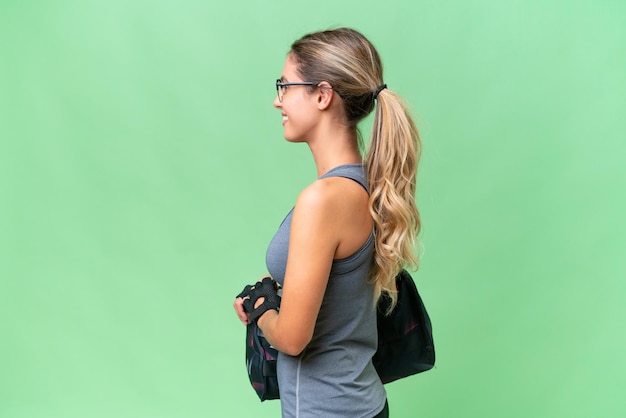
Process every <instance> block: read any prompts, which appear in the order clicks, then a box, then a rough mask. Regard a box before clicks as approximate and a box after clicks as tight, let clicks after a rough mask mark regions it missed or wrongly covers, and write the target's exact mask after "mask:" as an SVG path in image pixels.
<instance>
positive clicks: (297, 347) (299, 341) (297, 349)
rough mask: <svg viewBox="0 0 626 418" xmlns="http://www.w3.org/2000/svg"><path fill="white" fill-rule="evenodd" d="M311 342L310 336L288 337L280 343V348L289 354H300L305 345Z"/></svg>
mask: <svg viewBox="0 0 626 418" xmlns="http://www.w3.org/2000/svg"><path fill="white" fill-rule="evenodd" d="M310 342H311V338H288V339H286V340H285V341H283V344H281V347H280V350H279V351H282V352H283V353H285V354H287V355H289V356H298V355H300V354H301V353H302V352H303V351H304V349H305V348H306V346H307V345H309V343H310Z"/></svg>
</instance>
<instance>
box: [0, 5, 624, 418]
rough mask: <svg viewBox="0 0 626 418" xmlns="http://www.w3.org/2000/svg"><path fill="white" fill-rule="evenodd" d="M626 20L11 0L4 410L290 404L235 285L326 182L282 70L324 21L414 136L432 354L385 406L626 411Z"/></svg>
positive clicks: (576, 14) (609, 9)
mask: <svg viewBox="0 0 626 418" xmlns="http://www.w3.org/2000/svg"><path fill="white" fill-rule="evenodd" d="M625 21H626V3H625V2H623V1H621V0H587V1H579V0H553V1H540V0H536V1H535V0H530V1H521V0H513V1H496V0H493V1H486V0H483V1H479V0H468V1H426V0H419V1H408V0H407V1H403V2H400V1H387V2H381V1H375V2H374V1H364V0H351V1H341V2H340V1H329V0H321V1H316V2H301V1H289V2H287V1H275V2H261V1H256V2H255V1H252V0H248V1H232V2H224V1H219V2H217V1H210V0H209V1H196V0H183V1H177V2H170V1H163V0H156V1H154V0H153V1H124V0H107V1H89V0H87V1H85V0H56V1H52V0H50V1H29V0H26V1H24V0H22V1H18V0H2V1H1V2H0V338H1V340H0V416H1V417H3V418H4V417H7V418H26V417H28V418H31V417H32V418H38V417H42V418H44V417H45V418H57V417H59V418H60V417H63V418H74V417H76V418H78V417H81V418H84V417H94V418H97V417H149V418H160V417H168V418H169V417H184V418H186V417H189V418H194V417H235V418H238V417H250V416H254V417H275V416H278V415H279V412H278V411H279V403H278V402H265V403H262V404H261V403H259V401H258V399H257V398H256V396H255V394H254V392H253V391H252V389H251V388H250V386H249V382H248V381H247V375H246V372H245V367H244V328H243V327H242V326H241V324H240V323H239V322H238V320H237V318H236V317H235V315H234V313H233V311H232V307H231V303H232V300H233V296H234V295H235V294H236V293H237V292H239V291H240V290H241V288H242V287H243V285H244V284H247V283H249V282H252V281H255V280H256V279H258V278H260V277H261V275H263V274H264V273H265V265H264V256H265V246H266V244H267V242H268V241H269V240H270V238H271V236H272V235H273V233H274V231H275V230H276V228H277V227H278V224H279V223H280V221H281V220H282V218H283V216H284V215H285V214H286V212H287V211H288V209H289V208H290V207H291V205H292V204H293V202H294V200H295V198H296V196H297V194H298V192H299V191H300V190H301V189H302V188H303V187H304V186H305V185H307V184H308V183H309V182H311V181H313V179H314V178H315V169H314V165H313V162H312V159H311V157H310V155H309V152H308V149H307V148H306V147H305V146H299V145H294V144H289V143H286V142H285V141H284V140H283V139H282V127H281V117H280V114H279V112H278V111H276V110H275V109H273V108H272V101H273V99H274V95H275V89H274V86H273V82H274V80H275V79H276V78H277V77H278V76H279V75H280V73H281V70H282V66H283V62H284V57H285V54H286V52H287V50H288V47H289V45H290V43H291V42H292V41H293V40H295V39H296V38H298V37H299V36H301V35H303V34H304V33H306V32H310V31H314V30H319V29H325V28H328V27H336V26H351V27H355V28H357V29H359V30H361V31H362V32H363V33H364V34H366V35H367V36H368V37H369V38H370V39H371V40H372V42H373V43H374V44H375V45H376V46H377V48H378V49H379V51H380V53H381V55H382V57H383V61H384V64H385V68H386V76H385V81H386V83H387V84H388V85H389V86H390V88H391V89H392V90H393V91H396V92H398V93H399V94H401V95H402V96H404V97H405V98H406V100H407V101H408V102H409V103H410V104H411V106H412V108H413V110H414V113H415V115H416V119H417V122H418V125H419V127H420V129H421V133H422V136H423V142H424V154H423V159H422V165H421V167H420V173H419V192H418V203H419V206H420V208H421V210H422V213H423V222H424V229H423V234H422V240H423V244H424V257H423V263H422V268H421V269H420V271H419V272H418V273H417V274H416V275H415V278H416V280H417V283H418V286H419V288H420V290H421V292H422V294H423V296H424V298H425V301H426V304H427V307H428V308H429V311H430V313H431V316H432V320H433V324H434V331H435V342H436V347H437V354H438V359H437V366H436V369H434V370H432V371H429V372H427V373H424V374H422V375H418V376H414V377H411V378H408V379H405V380H403V381H398V382H395V383H392V384H390V385H388V386H387V390H388V395H389V400H390V406H391V412H392V416H393V417H445V418H447V417H622V416H624V415H626V401H625V400H624V394H623V392H624V388H626V377H625V376H626V361H625V359H624V352H625V349H626V337H625V333H624V318H626V315H625V314H626V308H625V307H624V299H625V298H624V295H625V291H626V285H625V284H624V279H625V278H626V269H625V267H624V261H623V260H624V257H623V253H624V252H625V250H626V245H625V244H624V235H625V234H626V227H625V222H624V220H623V215H624V213H625V211H626V198H625V190H626V187H625V183H626V182H625V180H626V170H625V168H624V162H623V160H624V157H626V145H625V140H626V124H625V122H624V120H625V119H626V118H625V116H624V115H625V113H626V25H625V24H624V22H625ZM363 130H364V132H367V131H368V126H364V127H363Z"/></svg>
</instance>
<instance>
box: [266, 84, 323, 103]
mask: <svg viewBox="0 0 626 418" xmlns="http://www.w3.org/2000/svg"><path fill="white" fill-rule="evenodd" d="M318 84H319V83H314V82H312V81H294V82H293V83H288V82H285V81H283V80H281V79H280V78H279V79H278V80H276V95H277V96H278V101H279V102H281V103H282V102H283V96H284V95H285V92H286V90H283V89H284V88H285V87H289V86H316V85H318ZM281 90H283V91H282V93H281Z"/></svg>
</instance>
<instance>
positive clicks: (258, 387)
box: [246, 322, 280, 402]
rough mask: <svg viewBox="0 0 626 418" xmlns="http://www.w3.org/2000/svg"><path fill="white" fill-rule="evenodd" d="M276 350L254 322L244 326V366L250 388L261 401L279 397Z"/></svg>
mask: <svg viewBox="0 0 626 418" xmlns="http://www.w3.org/2000/svg"><path fill="white" fill-rule="evenodd" d="M277 357H278V350H276V349H275V348H274V347H272V346H271V345H270V343H269V342H268V341H267V340H266V339H265V337H264V336H263V332H261V330H260V329H259V327H258V326H257V323H256V322H251V323H250V324H248V325H247V326H246V368H247V369H248V377H249V378H250V383H251V384H252V388H253V389H254V390H255V391H256V394H257V396H258V397H259V399H261V402H262V401H264V400H266V399H278V398H280V392H279V391H278V377H277V376H276V358H277Z"/></svg>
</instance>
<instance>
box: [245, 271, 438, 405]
mask: <svg viewBox="0 0 626 418" xmlns="http://www.w3.org/2000/svg"><path fill="white" fill-rule="evenodd" d="M396 287H397V289H398V301H397V304H396V306H395V307H394V309H393V311H391V314H389V315H388V316H385V314H384V313H385V312H386V311H387V307H388V306H389V302H390V301H389V298H387V297H385V296H382V297H381V298H380V299H379V301H378V307H377V320H378V323H377V327H378V349H377V351H376V354H374V357H373V358H372V362H373V363H374V367H375V368H376V372H377V373H378V376H379V377H380V380H381V381H382V382H383V383H384V384H385V383H389V382H393V381H395V380H398V379H402V378H404V377H407V376H412V375H414V374H417V373H421V372H424V371H426V370H430V369H432V368H433V366H434V365H435V344H434V341H433V333H432V325H431V322H430V317H429V316H428V312H426V307H425V306H424V303H423V302H422V298H421V297H420V295H419V293H418V292H417V288H416V287H415V282H414V281H413V278H412V277H411V275H410V274H409V272H407V271H406V270H402V271H401V272H400V273H399V274H398V275H397V276H396ZM246 340H247V341H246V367H247V369H248V376H249V378H250V383H251V384H252V388H253V389H254V390H255V391H256V394H257V395H258V397H259V399H261V401H265V400H268V399H278V398H280V391H279V390H278V378H277V375H276V358H277V357H278V351H277V350H276V349H275V348H274V347H272V346H271V345H270V344H269V342H268V341H267V340H266V339H265V337H264V336H263V333H262V332H261V330H260V329H259V328H258V326H257V324H256V322H252V323H250V324H248V325H247V329H246Z"/></svg>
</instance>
